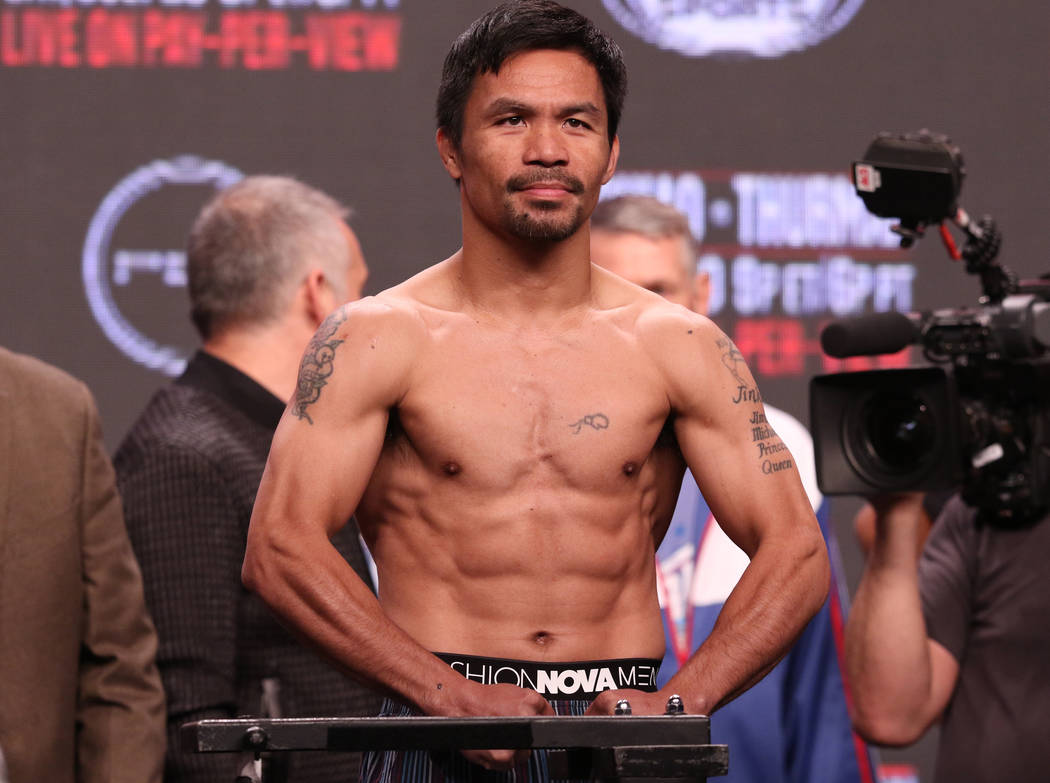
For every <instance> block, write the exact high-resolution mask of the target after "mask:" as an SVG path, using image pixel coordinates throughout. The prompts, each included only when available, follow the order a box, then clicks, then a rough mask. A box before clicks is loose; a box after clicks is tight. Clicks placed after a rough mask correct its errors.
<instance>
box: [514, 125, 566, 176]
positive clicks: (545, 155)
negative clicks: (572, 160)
mask: <svg viewBox="0 0 1050 783" xmlns="http://www.w3.org/2000/svg"><path fill="white" fill-rule="evenodd" d="M524 152H525V154H524V162H525V163H527V164H529V165H534V166H546V167H551V166H564V165H566V164H567V163H568V162H569V152H568V149H567V148H566V146H565V139H564V138H563V137H562V135H561V132H560V130H559V128H558V127H557V126H555V125H553V124H550V123H544V122H540V123H536V124H535V125H533V126H532V128H530V129H529V134H528V136H527V140H526V144H525V151H524Z"/></svg>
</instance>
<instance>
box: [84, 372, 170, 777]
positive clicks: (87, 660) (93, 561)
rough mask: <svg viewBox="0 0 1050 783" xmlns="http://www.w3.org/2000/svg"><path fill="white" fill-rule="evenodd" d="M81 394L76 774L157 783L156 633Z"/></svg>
mask: <svg viewBox="0 0 1050 783" xmlns="http://www.w3.org/2000/svg"><path fill="white" fill-rule="evenodd" d="M84 393H85V396H86V397H87V398H88V399H87V402H86V403H85V405H86V407H87V410H86V412H85V416H84V422H85V431H84V443H83V479H82V485H81V492H82V494H81V508H80V513H81V524H82V529H81V541H82V573H83V580H84V619H83V635H82V642H81V656H80V672H79V686H78V694H77V768H78V772H77V780H79V781H82V782H83V783H122V782H124V781H126V783H133V782H134V783H152V782H154V781H156V782H157V783H159V781H160V779H161V772H162V762H163V759H164V750H165V736H164V726H165V715H164V692H163V689H162V687H161V682H160V676H159V674H158V673H157V668H156V665H155V661H154V658H155V655H156V651H157V635H156V632H155V631H154V628H153V624H152V622H151V621H150V618H149V615H148V613H147V611H146V603H145V599H144V596H143V589H142V576H141V574H140V572H139V567H138V563H137V562H136V560H135V557H134V554H133V553H132V550H131V544H130V542H129V540H128V535H127V530H126V529H125V526H124V516H123V512H122V508H121V502H120V497H119V495H118V494H117V488H116V483H115V478H114V475H113V467H112V465H111V463H110V461H109V458H108V457H107V456H106V453H105V450H104V447H103V442H102V436H101V432H100V427H99V421H98V413H97V412H96V409H95V406H94V403H93V401H91V400H90V396H89V395H88V393H87V391H86V390H85V392H84Z"/></svg>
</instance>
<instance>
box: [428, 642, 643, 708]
mask: <svg viewBox="0 0 1050 783" xmlns="http://www.w3.org/2000/svg"><path fill="white" fill-rule="evenodd" d="M434 655H436V656H437V657H438V658H440V659H441V660H443V661H444V662H445V663H447V664H448V665H449V666H451V667H452V670H453V671H455V672H458V673H459V674H462V675H463V676H464V677H466V678H467V679H468V680H473V681H474V682H477V683H480V684H482V685H495V684H498V683H509V684H510V685H517V686H518V687H519V688H529V689H530V690H534V691H536V692H537V693H539V694H540V695H541V696H546V697H547V698H549V699H554V698H565V697H573V698H592V699H593V698H594V697H595V696H597V695H598V694H599V693H601V692H602V691H607V690H616V689H618V688H633V689H635V690H639V691H646V692H648V693H653V692H655V691H656V673H657V672H658V671H659V670H660V661H659V659H657V658H613V659H611V660H606V661H517V660H512V659H507V658H487V657H484V656H480V655H460V654H459V653H445V652H436V653H434Z"/></svg>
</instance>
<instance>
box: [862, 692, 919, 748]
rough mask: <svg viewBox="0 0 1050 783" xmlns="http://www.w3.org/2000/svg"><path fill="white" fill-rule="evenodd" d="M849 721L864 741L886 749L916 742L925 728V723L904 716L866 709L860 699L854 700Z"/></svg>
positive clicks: (887, 711) (888, 711)
mask: <svg viewBox="0 0 1050 783" xmlns="http://www.w3.org/2000/svg"><path fill="white" fill-rule="evenodd" d="M850 720H851V721H852V722H853V728H854V729H855V730H856V732H857V734H859V735H860V736H861V738H862V739H864V741H866V742H870V743H871V744H873V745H881V746H883V747H888V748H901V747H905V746H907V745H911V744H913V743H915V742H917V741H918V740H919V738H920V737H922V735H923V734H924V733H925V732H926V728H927V726H926V724H925V723H921V722H919V721H917V720H914V719H909V717H908V716H906V715H896V714H894V713H893V712H892V711H891V710H886V709H883V710H878V709H873V708H869V707H866V706H865V705H864V704H863V702H862V700H861V699H856V700H855V703H854V704H853V707H852V709H851V710H850Z"/></svg>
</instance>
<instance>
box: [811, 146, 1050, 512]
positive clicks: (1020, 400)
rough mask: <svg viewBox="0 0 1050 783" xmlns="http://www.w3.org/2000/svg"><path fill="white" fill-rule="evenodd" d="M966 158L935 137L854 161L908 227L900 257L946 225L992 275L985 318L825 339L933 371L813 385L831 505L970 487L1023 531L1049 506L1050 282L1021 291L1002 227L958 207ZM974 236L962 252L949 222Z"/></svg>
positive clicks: (916, 319) (974, 269) (1026, 284)
mask: <svg viewBox="0 0 1050 783" xmlns="http://www.w3.org/2000/svg"><path fill="white" fill-rule="evenodd" d="M964 176H965V167H964V164H963V158H962V153H961V151H960V150H959V148H958V147H957V146H955V145H954V144H953V143H952V142H951V140H950V139H949V138H948V137H946V136H944V135H940V134H935V133H931V132H929V131H919V132H917V133H905V134H893V133H880V134H878V135H877V136H876V137H875V139H874V140H873V141H872V142H871V145H870V146H869V147H868V149H867V152H866V153H865V155H864V157H863V159H861V160H858V161H855V162H854V163H853V184H854V187H855V189H856V191H857V194H858V195H859V196H860V198H861V199H863V201H864V204H865V207H866V208H867V209H868V211H869V212H871V213H873V214H875V215H877V216H879V217H889V218H895V219H897V220H898V221H899V222H898V224H897V225H895V226H894V227H893V229H892V230H893V231H895V232H897V233H898V234H899V235H900V237H901V246H902V247H909V246H911V245H912V244H913V243H914V242H915V241H916V240H918V239H920V238H921V237H923V236H924V234H925V232H926V229H927V228H929V227H930V226H938V229H939V231H940V234H941V237H942V238H943V240H944V242H945V245H946V247H947V248H948V251H949V254H950V255H952V257H953V258H956V259H957V260H961V261H964V262H965V266H966V271H967V272H968V273H970V274H973V275H977V276H978V277H979V278H980V282H981V288H982V296H981V297H980V299H979V300H978V305H977V306H975V307H964V308H957V309H940V310H933V311H929V312H923V313H911V314H904V313H896V312H890V313H876V314H871V315H866V316H860V317H857V318H848V319H842V320H839V321H836V322H832V323H831V324H829V325H828V326H827V327H826V328H825V329H824V331H823V332H822V333H821V344H822V347H823V349H824V351H825V353H827V354H828V355H830V356H834V357H838V358H846V357H850V356H862V355H877V354H883V353H895V352H897V351H899V350H902V349H903V348H905V347H907V346H909V345H913V344H917V345H920V346H921V347H922V352H923V355H924V356H925V358H926V359H927V361H928V363H929V364H928V365H927V366H923V367H911V368H904V369H891V370H874V371H867V372H847V373H836V374H831V375H823V376H818V377H816V378H814V379H813V380H812V382H811V384H810V422H811V426H812V430H813V439H814V447H815V451H816V467H817V478H818V484H819V485H820V488H821V490H822V491H823V492H824V493H826V494H830V495H835V494H852V495H873V494H878V493H883V492H902V491H932V490H944V489H953V488H958V489H959V490H960V491H961V493H962V498H963V500H964V501H965V502H966V503H968V504H969V505H971V506H974V507H975V508H977V509H978V512H979V519H981V520H982V521H986V522H989V523H992V524H998V525H1006V526H1010V525H1021V524H1024V523H1025V522H1027V521H1030V520H1034V519H1037V518H1039V517H1040V516H1042V515H1043V514H1044V513H1045V512H1046V511H1047V509H1048V507H1050V354H1048V349H1050V280H1047V279H1039V280H1033V281H1021V280H1018V279H1017V277H1016V276H1015V275H1014V274H1013V273H1012V272H1011V271H1010V270H1009V269H1007V268H1006V267H1005V266H1003V265H1002V264H1001V263H999V261H998V260H997V256H998V253H999V249H1000V246H1001V234H1000V232H999V229H998V228H997V226H996V224H995V221H994V220H993V219H992V218H991V217H987V216H986V217H982V218H981V219H980V220H978V221H974V220H972V219H971V218H970V216H969V215H968V214H967V213H966V212H965V211H964V210H963V209H962V208H961V207H960V206H959V204H958V198H959V193H960V190H961V188H962V182H963V179H964ZM949 223H950V224H953V225H955V226H956V227H957V228H958V229H960V230H961V231H962V233H963V235H964V236H965V243H964V245H963V247H962V248H961V250H960V249H959V248H958V246H957V245H956V243H955V240H954V238H953V236H952V233H951V232H950V231H949V228H948V224H949Z"/></svg>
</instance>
